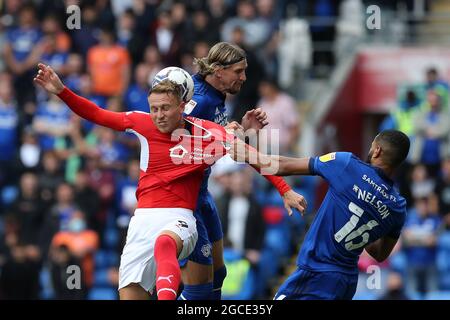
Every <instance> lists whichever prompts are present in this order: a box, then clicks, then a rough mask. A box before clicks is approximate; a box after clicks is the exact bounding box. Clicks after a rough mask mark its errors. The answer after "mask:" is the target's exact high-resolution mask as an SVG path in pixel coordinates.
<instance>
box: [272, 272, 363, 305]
mask: <svg viewBox="0 0 450 320" xmlns="http://www.w3.org/2000/svg"><path fill="white" fill-rule="evenodd" d="M357 283H358V275H357V274H355V275H349V274H345V273H340V272H313V271H308V270H305V269H302V268H300V267H298V268H297V270H296V271H295V272H294V273H293V274H291V275H290V276H289V278H287V279H286V281H285V282H284V283H283V284H282V285H281V287H280V289H278V292H277V293H276V294H275V298H274V299H275V300H285V299H286V300H351V299H352V298H353V296H354V295H355V292H356V285H357Z"/></svg>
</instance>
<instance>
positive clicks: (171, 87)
mask: <svg viewBox="0 0 450 320" xmlns="http://www.w3.org/2000/svg"><path fill="white" fill-rule="evenodd" d="M152 93H166V94H168V95H173V96H174V97H175V98H177V102H181V101H183V89H182V88H181V86H180V85H179V84H177V83H175V82H173V81H170V80H168V79H165V80H163V81H161V82H160V83H158V84H157V85H156V86H154V87H153V88H151V89H150V91H149V93H148V95H149V96H150V95H151V94H152Z"/></svg>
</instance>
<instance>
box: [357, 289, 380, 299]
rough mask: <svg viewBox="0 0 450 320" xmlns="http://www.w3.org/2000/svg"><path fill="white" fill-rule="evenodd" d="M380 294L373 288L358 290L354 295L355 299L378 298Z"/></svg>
mask: <svg viewBox="0 0 450 320" xmlns="http://www.w3.org/2000/svg"><path fill="white" fill-rule="evenodd" d="M378 297H379V294H378V293H377V292H375V291H373V290H371V291H369V290H367V291H360V292H356V293H355V295H354V296H353V300H377V299H378Z"/></svg>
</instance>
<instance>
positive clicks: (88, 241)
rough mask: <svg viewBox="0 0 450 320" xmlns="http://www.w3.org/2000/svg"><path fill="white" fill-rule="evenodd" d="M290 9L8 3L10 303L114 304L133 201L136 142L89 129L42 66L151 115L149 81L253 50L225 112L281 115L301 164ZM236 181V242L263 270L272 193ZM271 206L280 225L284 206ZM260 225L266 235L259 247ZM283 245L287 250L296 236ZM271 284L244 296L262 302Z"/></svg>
mask: <svg viewBox="0 0 450 320" xmlns="http://www.w3.org/2000/svg"><path fill="white" fill-rule="evenodd" d="M73 4H75V5H79V6H80V8H81V11H80V12H81V28H80V29H73V30H69V29H68V26H67V25H66V19H67V18H68V17H69V16H70V15H69V14H68V13H66V7H67V6H69V5H73ZM285 5H286V4H285V3H277V2H276V1H273V0H260V1H256V2H254V1H247V0H239V1H224V0H211V1H146V0H135V1H122V0H121V1H114V0H112V1H108V0H106V1H105V0H99V1H89V0H86V1H76V0H75V1H62V0H61V1H47V0H42V1H25V0H6V1H4V2H2V6H1V7H0V52H1V57H2V58H1V59H0V61H1V62H2V63H1V64H0V82H1V86H0V137H1V139H0V239H1V240H0V269H1V272H0V298H2V299H21V298H23V299H86V298H90V299H97V298H102V299H108V298H111V299H113V298H117V292H116V288H117V287H116V286H117V272H118V270H117V268H118V262H119V257H120V253H121V250H122V247H123V244H124V241H125V237H126V231H127V227H128V223H129V219H130V217H131V215H132V214H133V211H134V207H135V205H136V198H135V190H136V186H137V181H138V177H139V156H138V155H139V151H140V149H139V148H140V146H139V141H137V139H135V138H134V137H133V136H131V135H128V134H125V133H116V132H113V131H112V130H109V129H105V128H101V127H98V126H95V125H93V124H92V123H89V122H87V121H85V120H83V119H80V118H79V117H77V116H75V115H73V114H72V113H71V111H70V110H69V109H68V108H67V107H66V106H65V105H64V103H62V102H61V101H60V100H59V99H58V98H57V97H55V96H47V95H46V94H45V93H44V92H42V91H41V90H39V89H38V88H36V87H35V86H34V85H33V82H32V79H33V77H34V74H35V72H36V65H37V63H38V62H43V63H45V64H49V65H51V66H52V67H53V68H54V69H55V70H56V72H57V73H58V74H59V75H60V76H61V78H62V79H63V81H64V83H65V84H66V85H67V86H68V87H69V88H70V89H71V90H73V91H74V92H76V93H78V94H80V95H82V96H84V97H86V98H88V99H89V100H91V101H94V102H95V103H96V104H97V105H99V106H100V107H102V108H107V109H109V110H112V111H130V110H138V111H144V112H149V106H148V102H147V95H148V90H149V85H150V83H151V80H152V78H153V76H154V75H155V74H156V73H157V72H158V71H159V70H161V69H162V68H164V67H166V66H181V67H183V68H185V69H186V70H188V71H189V72H190V73H191V74H193V73H195V66H194V65H193V59H194V57H203V56H206V55H207V53H208V50H209V48H210V47H211V45H213V44H214V43H216V42H218V41H221V40H226V41H230V42H234V43H237V44H238V45H240V46H242V47H243V48H245V50H246V51H247V54H248V61H249V63H248V64H249V67H248V70H247V81H246V84H245V86H244V88H243V90H242V91H241V92H240V94H238V95H236V96H234V97H232V99H230V100H229V101H228V102H227V103H228V108H229V110H230V112H229V115H230V120H234V119H239V120H240V118H241V117H242V116H243V114H244V113H245V112H246V111H247V110H249V109H251V108H253V107H255V106H256V105H258V104H260V105H261V106H263V108H264V109H265V110H266V111H267V112H268V113H271V114H272V117H273V121H272V122H271V125H272V126H273V127H274V128H281V134H280V136H281V137H283V141H282V145H281V146H280V147H281V148H280V152H283V153H291V154H293V153H294V152H295V146H296V144H297V140H296V139H297V137H298V134H299V118H300V115H299V112H298V109H297V105H296V100H295V99H294V98H293V97H291V96H290V95H289V94H288V93H286V92H285V88H287V87H286V86H285V88H283V87H282V86H280V85H278V81H277V79H278V63H277V61H278V52H277V47H278V46H277V44H278V41H279V39H278V38H279V36H280V34H279V25H280V23H281V22H282V21H283V20H284V19H285V17H286V12H285V11H284V10H283V8H284V7H285ZM313 9H314V8H311V10H313ZM293 79H294V78H293ZM260 80H264V81H262V82H260ZM285 82H286V81H285ZM287 84H288V85H291V83H287ZM279 108H282V109H283V113H280V112H279ZM231 175H232V177H233V179H231V178H230V179H231V180H233V181H234V182H233V183H231V184H230V185H229V186H227V187H224V190H225V192H226V196H224V197H221V200H222V201H221V202H220V206H221V208H222V209H221V213H223V218H224V220H223V223H224V227H225V230H226V232H227V234H228V233H229V236H228V237H227V239H228V241H229V242H228V244H229V247H230V248H233V250H235V251H236V252H238V253H239V255H241V254H242V255H243V256H245V257H246V258H247V259H248V261H249V262H250V264H251V266H252V267H254V266H257V265H258V264H259V261H260V259H261V258H260V257H261V256H264V259H266V260H267V259H268V258H269V260H270V255H271V253H270V252H265V253H264V254H262V253H261V252H262V251H264V249H265V248H267V245H266V244H265V242H267V241H265V239H266V238H267V237H266V220H267V218H266V219H264V218H263V212H264V210H266V209H267V205H268V204H267V203H264V202H262V200H264V199H266V198H267V197H266V196H265V194H269V193H270V192H272V191H273V190H270V189H268V188H267V186H266V185H265V184H260V185H258V186H256V187H255V185H256V184H257V182H254V180H253V179H252V174H250V175H248V176H245V181H249V183H250V185H249V186H246V187H245V188H244V184H242V183H240V182H239V180H242V179H243V177H242V176H241V171H237V172H235V173H232V174H231ZM247 178H248V179H250V180H247ZM221 179H222V180H227V179H228V178H226V177H225V176H223V177H221ZM252 181H253V182H252ZM256 195H258V197H260V198H259V199H255V198H256ZM272 198H275V197H272ZM243 199H244V200H245V201H242V200H243ZM276 201H279V200H278V199H277V200H276ZM248 203H250V204H251V205H249V206H248V207H247V205H248ZM275 206H281V207H280V209H279V211H278V214H280V213H281V214H282V216H283V215H284V214H285V213H284V211H283V210H284V209H283V210H282V209H281V208H283V207H282V204H281V203H280V202H277V203H276V204H275ZM230 208H231V209H232V210H230ZM235 209H236V210H235ZM228 213H232V215H231V216H229V215H228ZM246 219H248V222H247V224H242V223H241V222H242V221H246ZM255 221H256V222H257V224H256V225H258V226H259V227H258V230H259V231H258V232H257V237H255V238H253V232H254V231H253V226H254V225H253V224H254V222H255ZM241 225H247V228H241ZM250 225H251V226H252V228H251V229H252V231H251V233H249V230H250V229H249V227H248V226H250ZM243 235H245V237H244V238H245V240H244V239H242V238H241V237H242V236H243ZM255 235H256V234H255ZM272 242H273V241H272ZM286 244H287V245H288V246H289V249H291V248H290V246H291V245H292V242H291V239H286ZM290 253H291V251H289V254H290ZM272 261H274V260H273V259H272ZM71 265H76V266H79V267H80V269H81V275H82V283H81V286H80V287H81V289H80V290H78V289H76V290H70V289H69V288H68V287H67V281H69V280H70V276H71V275H72V274H71V273H70V272H67V270H68V267H69V266H71ZM281 268H282V265H281V260H279V261H277V263H276V265H274V267H273V271H271V273H270V274H269V276H266V274H263V275H259V276H258V277H259V279H270V278H271V277H275V276H277V275H278V273H279V271H280V269H281ZM230 269H232V267H231V266H230ZM264 272H265V271H264ZM231 277H233V272H231ZM266 285H267V286H268V285H269V284H268V281H267V283H264V284H263V283H261V285H260V287H258V288H256V289H252V292H250V294H249V295H248V297H249V298H251V297H256V296H259V297H266V291H267V290H268V287H267V286H266ZM253 288H254V287H253ZM239 289H240V288H239ZM231 291H233V290H231Z"/></svg>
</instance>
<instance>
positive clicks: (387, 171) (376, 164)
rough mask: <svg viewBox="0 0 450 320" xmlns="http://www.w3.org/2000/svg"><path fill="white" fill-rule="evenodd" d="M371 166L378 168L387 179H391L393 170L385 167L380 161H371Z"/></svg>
mask: <svg viewBox="0 0 450 320" xmlns="http://www.w3.org/2000/svg"><path fill="white" fill-rule="evenodd" d="M371 165H372V166H374V167H377V168H380V169H381V171H383V173H384V174H385V175H386V176H387V177H389V178H391V177H392V176H393V174H394V170H393V169H392V168H391V167H389V166H387V165H385V164H384V163H383V162H382V161H381V160H378V159H372V162H371Z"/></svg>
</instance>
